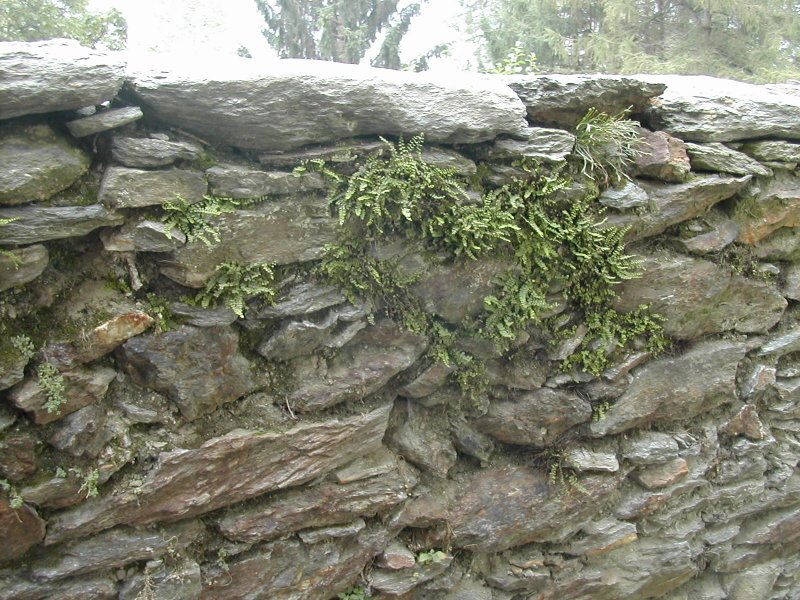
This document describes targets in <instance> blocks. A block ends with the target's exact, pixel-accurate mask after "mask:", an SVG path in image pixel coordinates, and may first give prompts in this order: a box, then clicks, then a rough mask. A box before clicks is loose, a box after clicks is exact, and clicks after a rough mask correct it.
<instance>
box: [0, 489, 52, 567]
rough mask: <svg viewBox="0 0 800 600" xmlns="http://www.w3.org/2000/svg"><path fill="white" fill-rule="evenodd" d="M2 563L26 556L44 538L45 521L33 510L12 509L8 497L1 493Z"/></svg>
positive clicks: (0, 552) (26, 508) (0, 548)
mask: <svg viewBox="0 0 800 600" xmlns="http://www.w3.org/2000/svg"><path fill="white" fill-rule="evenodd" d="M0 538H2V540H3V544H2V545H0V563H2V562H5V561H7V560H14V559H16V558H19V557H20V556H22V555H23V554H25V553H26V552H27V551H28V550H29V549H30V548H31V546H34V545H35V544H38V543H39V542H41V541H42V539H43V538H44V521H42V519H40V518H39V515H37V514H36V511H34V510H33V509H32V508H30V507H29V506H27V505H23V506H22V507H21V508H12V507H11V504H10V500H9V498H8V495H7V494H5V493H0Z"/></svg>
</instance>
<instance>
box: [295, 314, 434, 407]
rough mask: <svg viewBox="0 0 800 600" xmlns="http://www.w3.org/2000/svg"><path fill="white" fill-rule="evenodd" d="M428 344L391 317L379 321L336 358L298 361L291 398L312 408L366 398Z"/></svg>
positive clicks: (351, 342)
mask: <svg viewBox="0 0 800 600" xmlns="http://www.w3.org/2000/svg"><path fill="white" fill-rule="evenodd" d="M425 345H426V344H425V340H424V338H422V337H421V336H419V335H416V334H413V333H410V332H408V331H405V330H403V329H401V328H400V326H398V325H397V324H395V323H393V322H392V321H389V320H388V319H386V320H383V321H380V322H378V323H376V324H375V325H372V326H370V327H367V328H366V329H363V330H362V331H360V332H359V333H358V335H356V337H355V338H353V339H352V340H351V341H350V342H349V343H348V344H346V345H345V346H344V347H342V348H341V349H340V350H339V352H338V353H337V354H336V355H335V356H334V357H333V358H331V359H324V358H319V359H316V358H311V359H307V360H304V361H303V362H302V363H300V364H296V367H295V381H296V384H295V388H294V390H293V391H292V392H291V393H290V395H289V401H290V402H291V404H292V406H293V407H294V408H295V409H297V410H301V411H313V410H320V409H323V408H328V407H329V406H333V405H334V404H339V403H341V402H345V401H346V400H353V399H356V398H363V397H364V396H367V395H369V394H371V393H373V392H375V391H377V390H378V389H380V388H381V387H383V386H384V385H385V384H386V383H387V382H388V381H389V380H390V379H391V378H392V377H394V376H395V375H397V374H398V373H400V372H401V371H403V370H404V369H407V368H408V367H410V366H411V365H412V364H414V362H415V361H416V360H417V358H419V356H420V355H421V354H422V352H423V350H424V349H425Z"/></svg>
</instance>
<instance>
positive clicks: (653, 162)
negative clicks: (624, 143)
mask: <svg viewBox="0 0 800 600" xmlns="http://www.w3.org/2000/svg"><path fill="white" fill-rule="evenodd" d="M639 135H640V136H641V140H642V141H641V143H640V144H639V146H638V147H637V150H638V151H639V154H638V156H637V157H636V162H635V164H634V167H633V170H634V173H635V174H636V175H638V176H640V177H650V178H652V179H658V180H660V181H669V182H673V183H680V182H682V181H686V179H687V178H688V177H689V172H690V171H691V170H692V167H691V165H690V163H689V157H688V155H687V154H686V144H684V143H683V142H682V141H681V140H679V139H678V138H675V137H672V136H671V135H670V134H668V133H667V132H665V131H655V132H653V131H648V130H647V129H639Z"/></svg>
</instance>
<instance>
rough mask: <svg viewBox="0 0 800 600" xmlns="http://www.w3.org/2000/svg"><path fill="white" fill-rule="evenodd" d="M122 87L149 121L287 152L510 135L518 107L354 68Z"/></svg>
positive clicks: (504, 99)
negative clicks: (403, 139)
mask: <svg viewBox="0 0 800 600" xmlns="http://www.w3.org/2000/svg"><path fill="white" fill-rule="evenodd" d="M128 86H129V87H130V90H131V92H132V93H133V94H134V95H135V96H136V97H137V98H139V99H140V100H141V101H142V102H143V103H144V104H145V105H146V106H147V107H148V109H149V112H150V113H151V114H153V115H154V116H156V117H158V118H160V119H162V120H164V121H166V122H168V123H172V124H174V125H177V126H179V127H182V128H184V129H186V130H187V131H190V132H192V133H194V134H196V135H198V136H200V137H202V138H204V139H207V140H209V141H215V142H219V143H223V144H227V145H231V146H237V147H240V148H248V149H258V150H272V151H275V150H291V149H294V148H299V147H301V146H304V145H307V144H312V143H317V144H318V143H324V142H327V141H332V140H337V139H343V138H351V137H355V136H359V135H373V134H380V135H405V136H407V137H409V136H412V135H416V134H419V133H423V134H424V135H425V138H426V139H427V140H428V141H430V142H444V143H457V142H467V143H474V142H482V141H487V140H491V139H493V138H495V137H496V136H497V135H499V134H502V133H505V134H514V133H518V132H519V130H520V129H521V128H522V127H523V126H524V121H523V116H524V114H525V109H524V107H523V105H522V103H521V102H520V101H519V99H518V98H517V97H516V96H515V95H514V93H513V92H512V91H511V90H509V89H508V87H506V86H505V85H503V84H502V83H501V82H499V81H488V80H486V79H483V78H479V77H473V76H470V77H465V76H464V74H463V73H459V74H458V76H452V77H442V76H441V75H437V76H432V75H428V74H417V73H405V72H401V71H390V70H384V69H371V68H365V67H360V66H356V65H346V64H340V63H331V62H322V61H311V60H282V61H279V62H271V63H269V66H268V67H265V66H264V65H259V64H258V63H256V62H255V61H242V60H236V59H230V60H229V61H222V62H220V63H219V64H218V65H209V64H207V63H205V64H198V65H197V66H196V67H195V68H193V69H191V70H189V69H188V68H187V67H182V68H181V69H180V71H177V70H176V71H173V72H168V71H164V72H161V73H156V72H153V71H150V72H143V73H141V74H133V75H132V76H131V77H130V79H129V81H128Z"/></svg>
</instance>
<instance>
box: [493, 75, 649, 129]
mask: <svg viewBox="0 0 800 600" xmlns="http://www.w3.org/2000/svg"><path fill="white" fill-rule="evenodd" d="M499 79H501V81H504V82H505V83H507V84H508V86H509V87H510V88H511V89H512V90H514V91H515V92H516V93H517V94H518V95H519V97H520V98H521V99H522V102H523V103H524V104H525V107H526V108H527V111H528V118H529V119H530V120H531V121H533V122H534V123H536V124H543V125H559V126H562V127H568V128H572V127H574V126H575V125H577V124H578V121H580V119H581V118H582V117H583V116H584V114H586V111H588V110H589V109H590V108H592V107H594V108H596V109H597V110H600V111H603V112H605V113H607V114H610V115H611V114H616V113H619V112H621V111H624V110H627V109H628V108H629V107H633V112H636V113H638V112H640V111H641V110H642V109H644V108H645V107H646V106H648V105H649V104H650V99H651V98H653V97H655V96H658V95H659V94H661V93H662V92H663V91H664V88H665V85H664V84H661V83H650V82H646V81H643V80H641V79H639V78H638V77H635V78H634V77H621V76H619V75H561V74H559V75H555V74H553V75H512V76H506V77H501V78H499Z"/></svg>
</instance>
